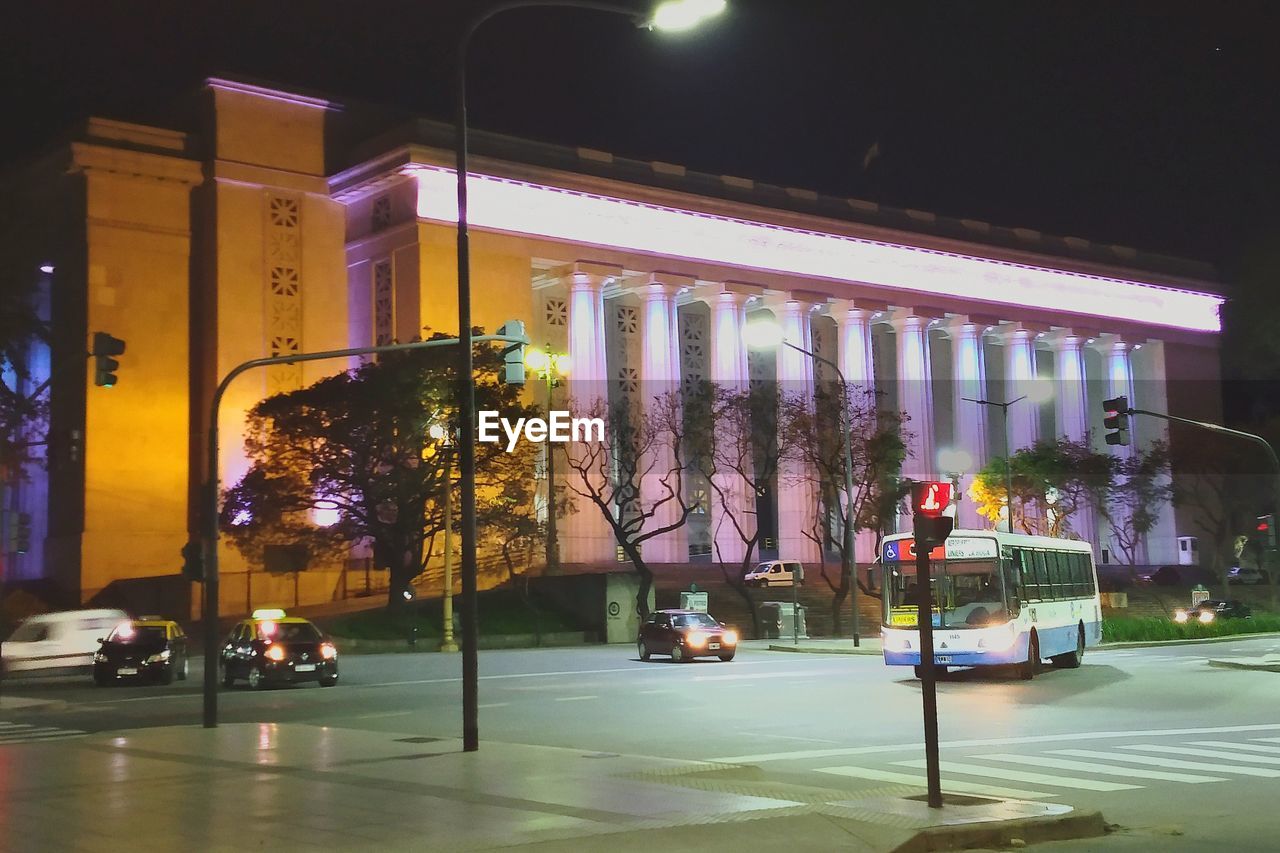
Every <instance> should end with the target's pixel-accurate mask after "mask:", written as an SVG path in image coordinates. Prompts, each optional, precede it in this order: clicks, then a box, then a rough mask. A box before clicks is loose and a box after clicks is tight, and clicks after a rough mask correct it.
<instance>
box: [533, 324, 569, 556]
mask: <svg viewBox="0 0 1280 853" xmlns="http://www.w3.org/2000/svg"><path fill="white" fill-rule="evenodd" d="M524 363H525V366H527V367H528V368H529V369H530V370H532V371H533V372H534V373H537V374H539V375H540V376H542V378H543V379H544V380H545V381H546V383H547V417H551V404H552V399H551V392H552V391H553V390H554V389H555V387H556V386H557V385H559V384H560V377H562V376H568V375H569V356H568V355H566V354H564V353H556V352H552V351H551V348H550V347H549V346H548V347H547V348H546V349H544V350H542V349H529V350H528V351H527V352H526V353H525V356H524ZM546 448H547V572H548V573H550V572H552V571H554V570H555V569H558V568H559V567H560V539H559V537H558V535H557V531H556V455H555V451H554V449H553V448H552V446H551V444H550V443H547V445H546Z"/></svg>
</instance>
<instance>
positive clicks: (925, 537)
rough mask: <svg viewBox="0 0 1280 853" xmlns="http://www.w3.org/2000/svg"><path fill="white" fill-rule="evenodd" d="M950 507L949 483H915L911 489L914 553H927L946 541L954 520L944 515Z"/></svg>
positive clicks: (939, 481) (941, 481)
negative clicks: (913, 513)
mask: <svg viewBox="0 0 1280 853" xmlns="http://www.w3.org/2000/svg"><path fill="white" fill-rule="evenodd" d="M950 506H951V483H950V482H948V481H945V480H938V481H930V482H925V483H915V484H913V485H912V487H911V508H912V509H913V510H914V512H915V523H914V531H915V537H916V552H917V553H920V552H921V551H920V549H921V548H923V549H924V553H928V552H929V551H930V550H932V549H933V547H934V546H935V545H941V544H942V543H943V542H945V541H947V537H948V536H950V535H951V531H952V530H953V529H954V528H955V523H956V520H955V518H954V517H952V516H950V515H944V513H945V512H946V510H947V508H948V507H950Z"/></svg>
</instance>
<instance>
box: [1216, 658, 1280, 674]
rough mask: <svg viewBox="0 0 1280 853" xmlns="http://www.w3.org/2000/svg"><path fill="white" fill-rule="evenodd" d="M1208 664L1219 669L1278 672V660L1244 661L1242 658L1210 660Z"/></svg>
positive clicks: (1279, 668)
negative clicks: (1265, 661)
mask: <svg viewBox="0 0 1280 853" xmlns="http://www.w3.org/2000/svg"><path fill="white" fill-rule="evenodd" d="M1209 666H1216V667H1218V668H1219V669H1244V670H1252V671H1254V672H1280V660H1277V661H1270V662H1268V663H1245V662H1244V661H1242V660H1238V661H1237V660H1211V661H1209Z"/></svg>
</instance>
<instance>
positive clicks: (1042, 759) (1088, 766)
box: [973, 754, 1227, 784]
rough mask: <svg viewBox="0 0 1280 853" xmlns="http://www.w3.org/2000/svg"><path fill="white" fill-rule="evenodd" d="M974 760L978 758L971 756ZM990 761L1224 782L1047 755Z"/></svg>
mask: <svg viewBox="0 0 1280 853" xmlns="http://www.w3.org/2000/svg"><path fill="white" fill-rule="evenodd" d="M973 757H975V758H977V757H979V756H973ZM980 757H981V758H983V759H987V760H990V761H1008V762H1012V763H1013V764H1029V765H1031V766H1033V767H1052V768H1054V769H1055V770H1078V771H1080V772H1083V773H1101V774H1102V775H1103V776H1130V777H1132V778H1134V779H1160V780H1163V781H1165V782H1189V783H1192V784H1195V783H1198V782H1225V781H1227V780H1226V779H1223V778H1221V777H1219V776H1200V775H1197V774H1194V773H1167V772H1165V771H1163V770H1140V769H1138V768H1137V767H1115V766H1113V765H1110V764H1096V763H1094V762H1092V761H1072V760H1070V759H1068V758H1049V757H1048V756H1047V755H1004V754H1000V755H983V756H980Z"/></svg>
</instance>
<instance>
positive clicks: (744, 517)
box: [709, 285, 756, 564]
mask: <svg viewBox="0 0 1280 853" xmlns="http://www.w3.org/2000/svg"><path fill="white" fill-rule="evenodd" d="M731 287H735V286H733V285H724V286H723V287H722V289H721V290H720V291H719V292H717V293H715V294H714V295H712V296H710V297H709V298H710V302H711V341H710V346H711V364H710V366H711V381H712V383H713V384H715V385H716V386H719V387H721V388H724V389H725V390H727V391H731V392H735V393H742V392H745V391H747V390H748V387H749V385H748V382H749V377H748V375H747V345H746V341H745V340H744V338H743V330H744V328H745V326H746V322H747V309H746V302H747V299H748V295H749V294H748V293H747V292H746V290H745V289H738V288H735V289H730V288H731ZM717 429H718V430H728V429H729V427H728V425H717ZM749 439H750V434H749V433H748V434H747V435H746V436H740V435H736V434H730V433H728V432H724V433H723V434H721V435H720V436H719V437H718V438H717V444H718V445H719V446H720V447H721V448H722V449H723V451H722V452H724V453H727V454H729V455H731V456H734V457H736V458H737V459H740V461H741V463H742V464H743V465H745V466H746V468H747V471H746V473H747V474H748V475H750V473H751V469H750V466H751V454H750V453H749V452H745V453H742V454H737V453H735V452H734V451H735V450H739V449H742V444H741V442H743V441H746V440H749ZM720 467H722V466H720ZM713 479H714V482H713V484H712V495H711V535H712V536H713V537H714V546H713V547H714V551H713V554H714V555H715V556H716V558H717V559H719V560H722V561H723V562H725V563H730V564H731V563H740V562H741V561H742V558H743V557H744V556H746V544H745V543H744V542H743V536H748V537H749V536H751V535H752V534H753V533H754V532H755V528H756V516H755V506H754V504H755V495H750V496H748V494H747V484H746V482H745V481H744V479H743V477H742V476H741V475H740V474H739V473H738V472H737V471H723V470H717V472H716V475H715V477H714V478H713ZM748 510H750V511H748ZM735 522H736V525H735ZM739 527H741V528H742V532H741V533H739V532H738V528H739Z"/></svg>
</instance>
